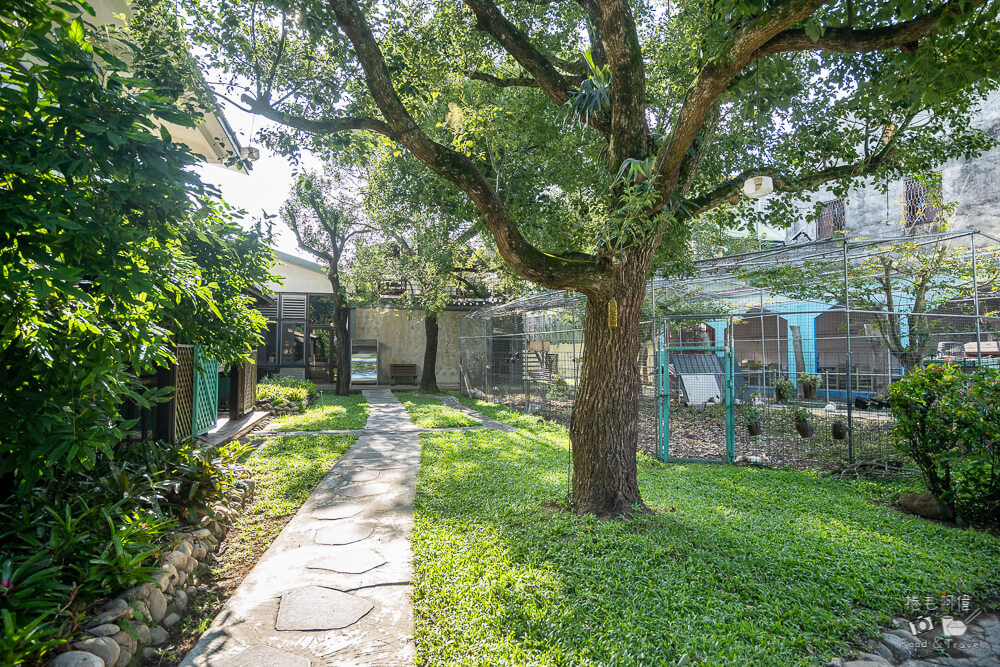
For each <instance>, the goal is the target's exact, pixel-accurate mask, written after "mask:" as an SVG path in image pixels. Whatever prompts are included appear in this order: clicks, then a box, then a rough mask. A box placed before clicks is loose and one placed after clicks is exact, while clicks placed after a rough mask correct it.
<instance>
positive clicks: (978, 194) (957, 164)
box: [785, 91, 1000, 244]
mask: <svg viewBox="0 0 1000 667" xmlns="http://www.w3.org/2000/svg"><path fill="white" fill-rule="evenodd" d="M972 125H973V127H976V128H979V129H981V130H984V131H985V132H987V133H988V134H989V135H990V136H992V137H993V138H995V139H1000V91H994V92H993V93H991V94H990V95H989V97H987V98H986V100H985V101H984V102H983V104H982V105H981V106H980V108H979V110H978V112H977V113H976V116H975V119H974V120H973V122H972ZM938 171H940V173H941V190H940V193H935V192H929V191H928V189H927V188H926V187H925V185H924V184H922V183H920V182H919V181H917V180H916V179H914V178H905V177H904V178H901V179H896V180H892V181H890V182H889V183H888V192H880V191H879V190H878V189H877V188H875V187H874V186H873V185H872V184H871V182H869V184H868V185H867V186H866V187H861V188H856V189H854V190H852V191H851V192H850V194H849V195H848V197H847V199H846V200H843V199H838V198H837V197H836V196H835V195H833V194H831V193H830V192H828V191H825V190H823V191H819V192H817V193H816V195H815V196H814V197H813V199H812V200H811V201H810V202H808V203H806V204H804V205H803V208H812V207H813V206H814V205H815V204H817V203H819V204H822V212H821V214H820V216H819V219H818V220H817V219H811V220H807V221H803V222H800V223H798V224H795V225H793V226H792V227H790V228H788V230H787V231H786V234H785V242H786V243H789V244H792V243H802V242H807V241H820V240H823V239H827V238H830V237H832V236H833V234H834V233H836V232H838V231H846V232H848V235H849V236H850V237H852V238H854V237H863V238H872V239H878V238H886V237H893V236H901V235H903V234H906V233H926V232H931V231H937V230H938V229H939V228H940V223H941V222H942V221H943V216H942V214H941V211H940V210H939V209H938V207H937V206H935V205H934V202H935V201H943V202H946V203H954V205H955V210H954V213H953V214H952V216H951V217H950V220H949V223H950V224H949V227H948V230H949V231H958V230H963V229H978V230H979V231H981V232H983V233H985V234H987V235H989V236H992V237H995V238H1000V185H998V183H1000V147H998V148H994V149H993V150H990V151H987V152H985V153H983V154H982V155H980V156H978V157H976V158H973V159H971V160H965V159H956V160H950V161H948V162H946V163H945V164H943V165H941V166H940V167H938ZM812 217H813V218H815V216H812Z"/></svg>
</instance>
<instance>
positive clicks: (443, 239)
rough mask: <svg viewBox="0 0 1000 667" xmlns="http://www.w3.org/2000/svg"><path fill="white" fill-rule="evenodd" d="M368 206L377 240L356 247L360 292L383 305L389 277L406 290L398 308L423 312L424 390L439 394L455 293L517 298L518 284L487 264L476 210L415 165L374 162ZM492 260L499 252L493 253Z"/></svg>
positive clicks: (394, 158) (388, 159) (385, 159)
mask: <svg viewBox="0 0 1000 667" xmlns="http://www.w3.org/2000/svg"><path fill="white" fill-rule="evenodd" d="M368 164H369V166H368V168H367V169H366V179H367V185H366V187H365V188H364V203H365V208H366V209H367V210H368V212H369V217H370V220H371V221H372V223H373V224H374V225H375V227H376V228H377V237H378V238H374V237H372V238H371V239H370V241H371V242H370V243H367V244H365V245H364V247H363V249H362V248H359V254H358V261H357V262H356V271H355V274H354V275H355V277H356V278H357V287H358V290H359V293H360V294H364V296H365V298H367V299H368V300H370V301H372V302H377V301H378V300H379V288H380V283H381V282H382V281H384V280H385V279H386V278H387V277H392V278H394V279H398V280H401V281H403V282H404V283H406V284H407V285H408V289H406V290H405V291H404V293H403V294H402V295H401V302H400V303H401V305H405V306H408V307H410V308H412V309H416V310H421V311H423V319H424V334H425V336H424V341H425V344H424V362H423V367H422V372H421V378H420V388H421V390H423V391H433V392H436V391H438V386H437V371H436V365H437V351H438V318H439V316H440V315H441V313H442V312H444V310H445V309H446V308H447V307H448V306H449V305H450V304H451V302H452V294H453V292H455V291H456V290H460V291H462V292H465V293H467V294H469V295H471V296H473V297H474V298H480V299H482V298H486V297H488V296H490V295H491V294H498V293H504V294H506V295H508V296H509V295H510V294H512V293H513V292H514V291H516V289H517V286H518V285H520V284H521V281H519V280H517V279H516V277H514V276H513V275H512V274H511V273H510V272H509V271H506V270H505V269H504V267H503V264H502V263H501V262H497V261H496V260H495V259H492V260H491V259H490V257H491V253H488V252H487V251H486V247H485V244H484V241H483V240H482V239H481V238H480V233H481V231H482V227H481V225H479V223H478V222H477V220H476V215H475V211H474V210H472V209H471V207H469V206H468V205H466V204H465V202H463V200H462V199H461V197H460V194H459V193H457V192H455V191H454V188H452V187H450V186H449V185H448V184H447V183H446V182H444V181H438V180H436V179H428V178H426V176H425V175H424V174H423V173H422V170H421V168H420V166H419V165H418V164H416V162H415V160H413V159H412V158H410V157H408V156H402V155H393V154H391V153H386V152H383V153H382V154H381V155H379V154H377V153H376V154H374V155H371V156H370V161H369V162H368ZM492 257H494V258H495V254H492Z"/></svg>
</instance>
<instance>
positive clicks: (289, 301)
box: [281, 294, 306, 320]
mask: <svg viewBox="0 0 1000 667" xmlns="http://www.w3.org/2000/svg"><path fill="white" fill-rule="evenodd" d="M281 319H283V320H305V319H306V297H305V295H304V294H282V295H281Z"/></svg>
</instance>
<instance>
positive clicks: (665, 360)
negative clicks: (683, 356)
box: [656, 333, 736, 463]
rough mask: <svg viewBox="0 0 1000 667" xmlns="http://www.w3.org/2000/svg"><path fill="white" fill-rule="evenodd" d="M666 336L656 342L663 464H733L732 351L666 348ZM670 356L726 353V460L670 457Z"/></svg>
mask: <svg viewBox="0 0 1000 667" xmlns="http://www.w3.org/2000/svg"><path fill="white" fill-rule="evenodd" d="M666 340H667V337H666V333H661V334H660V336H659V338H658V340H657V355H656V356H657V373H656V375H657V389H658V394H659V395H658V397H657V405H658V410H659V419H658V420H657V421H658V423H659V431H660V432H659V450H660V451H659V456H660V460H661V461H669V462H679V463H680V462H701V463H705V462H709V463H732V462H733V461H734V460H735V459H736V412H735V411H736V405H735V401H734V400H733V399H734V394H735V392H734V390H733V375H734V368H733V351H732V350H731V349H730V348H729V346H717V345H675V346H671V345H667V344H666ZM671 352H710V353H715V354H718V353H719V352H722V353H723V367H724V368H725V390H724V393H725V399H726V456H725V459H724V460H719V459H697V458H684V457H675V456H671V455H670V353H671Z"/></svg>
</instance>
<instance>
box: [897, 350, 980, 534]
mask: <svg viewBox="0 0 1000 667" xmlns="http://www.w3.org/2000/svg"><path fill="white" fill-rule="evenodd" d="M889 405H890V407H891V409H892V413H893V416H894V417H895V424H894V426H893V431H894V433H895V435H896V436H897V438H898V444H899V446H900V447H902V448H903V449H904V450H905V451H906V452H907V453H909V455H910V456H911V457H912V458H913V460H914V462H915V463H916V464H917V466H918V467H919V468H920V471H921V472H922V473H923V476H924V481H925V482H926V483H927V488H928V489H929V490H930V491H931V493H933V494H934V495H935V496H937V497H938V498H940V499H941V500H942V501H943V502H945V503H946V504H948V505H949V506H951V507H952V508H953V509H954V510H955V513H956V514H957V515H958V516H960V517H963V518H964V519H966V520H968V521H973V522H984V523H991V524H998V523H1000V369H995V368H980V369H977V370H975V371H973V372H971V373H966V372H963V371H962V370H961V369H960V368H958V367H957V366H952V365H934V366H928V367H927V368H923V369H918V370H915V371H912V372H910V373H908V374H907V375H906V376H905V377H904V378H903V379H902V380H900V381H899V382H897V383H895V384H893V385H892V387H891V388H890V390H889Z"/></svg>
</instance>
